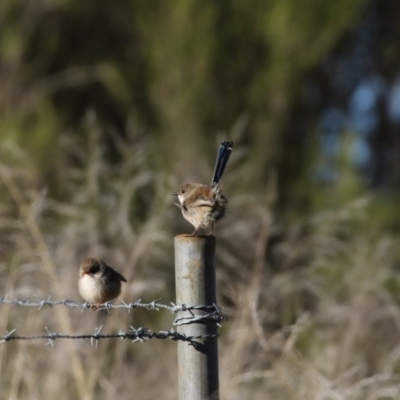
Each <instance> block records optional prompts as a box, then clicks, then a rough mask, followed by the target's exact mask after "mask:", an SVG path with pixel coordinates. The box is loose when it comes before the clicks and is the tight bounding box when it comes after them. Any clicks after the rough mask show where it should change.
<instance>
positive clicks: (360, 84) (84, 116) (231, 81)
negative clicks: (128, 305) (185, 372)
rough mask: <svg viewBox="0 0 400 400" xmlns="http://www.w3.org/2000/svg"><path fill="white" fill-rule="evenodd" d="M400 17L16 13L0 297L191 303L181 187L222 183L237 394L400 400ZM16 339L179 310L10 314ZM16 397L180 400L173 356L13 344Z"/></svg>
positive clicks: (6, 8) (4, 39) (66, 5)
mask: <svg viewBox="0 0 400 400" xmlns="http://www.w3.org/2000/svg"><path fill="white" fill-rule="evenodd" d="M399 15H400V3H399V2H398V1H396V0H381V1H378V0H337V1H335V2H332V1H322V0H319V1H318V0H302V1H296V0H253V1H245V0H231V1H226V0H220V1H211V0H202V1H199V0H192V1H182V0H175V1H168V2H167V1H164V0H147V1H133V0H132V1H113V2H111V1H106V0H97V1H93V0H86V1H78V0H52V1H47V0H35V1H33V0H2V1H1V4H0V83H1V90H0V290H1V295H2V296H3V295H5V294H6V293H7V294H9V295H10V296H16V297H20V298H22V297H24V296H30V295H31V296H32V295H36V296H39V297H41V298H45V297H47V296H49V295H51V296H53V298H58V299H59V298H69V299H75V300H79V296H78V293H77V284H76V281H77V275H78V266H79V263H80V261H81V260H82V259H83V258H85V257H87V256H95V257H100V258H103V259H104V260H105V261H106V262H108V263H109V264H110V265H112V266H113V267H114V268H116V269H117V270H118V271H120V272H121V273H123V275H124V276H125V277H126V278H127V279H128V282H129V283H128V284H127V285H126V286H125V289H124V290H125V291H124V293H123V295H122V298H123V299H124V300H126V301H133V300H136V299H137V298H143V300H144V301H152V300H154V299H156V298H158V297H163V298H164V299H165V301H175V297H174V267H173V237H174V235H176V234H179V233H189V232H191V231H192V227H191V226H190V225H189V224H188V223H186V222H185V221H184V220H183V218H182V217H181V215H180V212H179V210H178V209H177V207H175V206H174V204H173V202H174V199H173V198H172V196H171V193H172V192H173V191H175V190H176V189H177V187H178V186H179V185H180V184H181V183H183V182H186V181H199V182H205V183H207V182H209V180H210V178H211V174H212V169H213V163H214V159H215V153H216V150H217V146H218V144H219V142H220V141H221V140H223V139H229V140H234V142H235V148H234V152H233V155H232V158H231V161H230V163H229V165H228V168H227V171H226V174H225V176H224V177H223V182H222V183H223V186H224V191H225V193H226V195H227V197H228V198H229V207H230V208H229V214H228V216H227V217H226V219H225V220H224V221H221V222H220V223H219V224H218V225H217V227H216V234H217V236H218V247H217V269H218V291H219V304H220V305H221V306H222V308H223V312H224V314H225V315H226V316H227V317H228V321H226V322H225V323H224V325H223V328H222V330H221V338H220V374H221V376H220V380H221V393H222V398H225V399H234V400H236V399H238V400H239V399H256V400H258V399H299V400H303V399H326V400H328V399H360V400H361V399H382V400H383V399H385V400H387V399H398V398H400V376H399V375H398V374H399V372H400V342H399V339H398V338H399V335H400V290H399V289H400V279H399V269H400V251H399V231H400V211H399V207H398V204H399V200H400V193H399V183H400V130H399V126H400V69H399V65H400V49H399V43H400V24H399ZM0 316H1V318H0V334H3V333H4V332H6V330H10V329H13V328H17V332H18V334H20V335H24V334H38V333H44V326H49V328H50V330H52V331H58V332H63V333H73V334H77V333H92V332H93V331H94V328H95V327H96V326H99V325H101V324H103V325H104V328H103V331H102V332H104V333H108V332H110V333H111V332H116V331H118V330H123V331H126V330H127V329H129V326H130V325H133V326H135V327H138V326H145V327H148V328H150V329H153V330H157V329H169V328H170V326H171V321H172V319H173V316H171V315H169V314H166V313H164V312H159V313H149V312H145V311H143V310H135V311H134V312H133V313H131V314H127V313H126V312H123V311H118V310H115V311H113V313H112V314H111V316H109V317H107V316H105V315H101V314H100V313H93V312H86V313H80V312H79V311H77V310H61V309H60V308H56V309H53V310H41V311H40V312H39V311H37V310H34V309H29V310H25V309H21V308H7V307H5V306H3V307H1V309H0ZM0 376H1V392H0V398H1V399H22V398H24V399H38V398H40V399H54V398H59V399H60V400H61V399H70V398H79V399H85V400H86V399H106V398H107V399H108V398H110V396H111V398H115V397H116V396H118V397H120V398H132V396H133V397H134V398H136V399H149V400H150V399H155V398H160V399H175V398H176V396H177V372H176V343H174V342H170V341H168V342H164V341H156V340H153V341H151V342H150V343H147V344H144V345H139V344H137V343H135V344H132V343H130V342H127V341H123V342H117V341H109V342H106V341H103V342H101V343H100V347H99V349H97V350H96V349H95V348H94V347H90V345H89V343H87V342H83V341H79V343H78V342H74V343H65V342H62V341H60V342H57V346H56V348H55V349H50V348H47V347H46V348H44V347H43V343H33V342H29V343H28V342H27V343H23V342H12V343H7V344H6V345H2V346H1V347H0Z"/></svg>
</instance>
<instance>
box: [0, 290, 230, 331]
mask: <svg viewBox="0 0 400 400" xmlns="http://www.w3.org/2000/svg"><path fill="white" fill-rule="evenodd" d="M34 297H35V298H36V301H30V297H28V298H26V299H23V300H21V299H9V298H8V296H4V297H0V305H13V306H21V307H38V310H41V309H42V308H43V307H45V306H49V307H54V306H59V305H63V306H66V307H71V308H80V309H81V310H82V311H85V310H87V309H89V308H90V306H91V305H90V303H78V302H76V301H74V300H66V299H65V300H51V296H49V297H47V298H46V299H44V300H40V299H39V298H38V297H37V296H36V295H34ZM161 300H163V299H162V298H160V299H157V300H153V301H151V302H150V303H142V299H138V300H136V301H134V302H131V303H126V302H124V301H121V304H114V300H113V301H109V302H107V303H104V304H101V305H100V306H99V307H98V308H97V309H96V311H102V310H106V311H107V312H108V313H110V312H111V309H127V310H128V312H130V311H131V310H133V309H135V308H145V309H147V310H151V311H160V309H167V310H169V311H171V312H172V313H173V314H176V313H178V312H183V311H188V312H189V313H190V314H188V315H184V316H180V317H177V318H175V320H174V322H173V323H172V324H173V325H174V326H181V325H188V324H193V323H202V322H214V323H216V324H217V325H218V327H221V325H220V323H221V322H222V321H223V320H224V317H223V316H222V314H221V311H220V309H219V308H218V307H217V305H216V304H212V305H194V306H188V305H186V304H185V303H184V302H183V301H181V300H179V303H180V304H175V303H173V302H171V303H170V304H171V305H167V304H163V303H160V302H161ZM194 310H196V311H204V312H207V314H205V315H198V314H194V313H192V311H194Z"/></svg>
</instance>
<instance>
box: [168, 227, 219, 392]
mask: <svg viewBox="0 0 400 400" xmlns="http://www.w3.org/2000/svg"><path fill="white" fill-rule="evenodd" d="M215 244H216V240H215V237H214V236H187V235H180V236H176V237H175V284H176V300H177V301H179V300H181V301H183V302H184V303H185V304H187V305H212V304H216V288H215V266H214V254H215ZM193 312H194V313H196V314H201V315H203V314H204V311H193ZM178 332H179V333H182V334H185V335H186V336H198V335H206V334H216V333H217V326H216V324H215V323H214V322H203V323H193V324H190V325H182V326H179V327H178ZM197 342H198V343H199V344H198V345H195V346H191V345H189V344H188V343H187V342H183V341H178V370H179V400H205V399H209V400H211V399H212V400H218V399H219V381H218V342H217V338H216V337H215V338H211V339H207V340H205V341H203V340H197Z"/></svg>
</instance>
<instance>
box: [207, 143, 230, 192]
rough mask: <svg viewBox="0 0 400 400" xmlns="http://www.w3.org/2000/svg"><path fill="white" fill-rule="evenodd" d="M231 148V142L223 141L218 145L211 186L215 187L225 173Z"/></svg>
mask: <svg viewBox="0 0 400 400" xmlns="http://www.w3.org/2000/svg"><path fill="white" fill-rule="evenodd" d="M232 148H233V142H228V141H224V142H222V143H221V144H220V146H219V149H218V153H217V159H216V161H215V169H214V174H213V178H212V181H211V186H215V185H217V184H218V182H219V180H220V179H221V177H222V175H223V173H224V171H225V167H226V164H227V163H228V160H229V157H230V156H231V153H232Z"/></svg>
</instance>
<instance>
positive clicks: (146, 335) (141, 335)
mask: <svg viewBox="0 0 400 400" xmlns="http://www.w3.org/2000/svg"><path fill="white" fill-rule="evenodd" d="M102 328H103V325H101V326H100V327H99V328H95V331H94V333H92V334H80V335H66V334H64V333H57V332H51V331H50V330H49V329H48V327H47V326H46V327H45V330H46V332H47V334H46V335H32V336H17V335H14V333H15V332H16V329H13V330H11V331H7V332H6V334H5V335H4V336H0V343H4V342H9V341H11V340H37V339H47V340H48V342H47V343H46V346H49V345H50V346H52V347H54V342H55V340H56V339H90V343H91V345H93V344H94V343H95V345H96V348H97V346H98V343H99V341H100V339H121V340H124V339H129V340H132V343H135V342H138V341H139V342H141V343H143V342H145V341H146V340H150V339H154V338H155V339H168V338H169V339H171V340H175V341H177V340H181V341H184V342H188V343H189V344H190V345H193V346H195V347H197V346H199V345H201V343H199V342H196V340H206V339H210V338H214V337H218V336H219V335H218V334H206V335H199V336H186V335H184V334H182V333H179V332H176V331H175V330H174V329H170V330H169V331H158V332H155V331H151V330H150V329H147V328H134V327H133V326H131V327H130V329H129V332H123V331H119V332H118V333H114V334H108V335H105V334H100V331H101V329H102Z"/></svg>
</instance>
